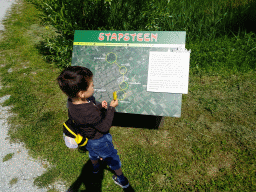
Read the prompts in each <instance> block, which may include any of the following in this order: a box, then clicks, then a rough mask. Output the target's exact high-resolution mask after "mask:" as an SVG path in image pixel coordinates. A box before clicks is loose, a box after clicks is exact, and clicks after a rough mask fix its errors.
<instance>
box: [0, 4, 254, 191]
mask: <svg viewBox="0 0 256 192" xmlns="http://www.w3.org/2000/svg"><path fill="white" fill-rule="evenodd" d="M21 2H22V4H21V5H15V6H14V7H15V8H14V10H12V14H11V15H10V17H9V18H8V19H7V20H6V21H4V24H5V29H6V31H5V32H3V34H1V35H4V36H3V37H2V40H1V42H0V56H1V57H0V66H2V67H1V68H0V73H1V82H2V85H3V86H4V87H3V89H1V90H0V96H4V95H6V94H8V95H11V97H10V99H9V100H7V101H6V102H5V103H4V105H12V106H13V109H12V111H13V112H14V113H16V114H17V115H16V116H13V117H11V118H10V119H9V121H10V123H11V125H12V127H11V128H10V130H9V134H10V137H11V140H12V141H22V142H24V143H25V146H26V148H28V149H29V154H30V155H31V156H32V157H34V158H38V157H39V158H41V159H45V160H47V161H48V162H49V163H50V164H51V166H49V167H48V168H47V171H46V172H45V173H44V174H43V175H41V176H39V177H37V178H36V179H35V181H34V183H35V184H36V185H38V186H43V187H47V186H48V185H49V184H53V183H54V182H55V181H58V180H63V181H65V182H66V184H67V186H70V185H72V184H73V182H75V181H76V180H77V179H78V178H79V177H82V176H81V175H80V174H81V172H83V171H84V172H85V174H88V172H89V170H87V169H84V166H85V164H88V162H89V163H90V160H89V156H88V152H86V153H79V151H78V150H70V149H68V148H67V147H66V146H65V144H64V141H63V138H62V123H63V122H64V121H65V120H66V119H67V108H66V96H65V95H64V94H63V93H62V92H61V91H60V89H59V87H58V85H57V82H56V81H55V79H56V77H57V76H58V75H59V73H60V72H61V69H60V68H58V67H57V66H56V65H55V63H53V62H50V61H48V60H46V59H45V55H44V54H42V47H41V45H42V44H44V43H46V42H45V41H46V39H47V37H50V36H51V35H55V36H56V35H58V34H57V33H55V31H56V29H55V28H54V27H52V26H50V25H43V24H41V22H40V19H39V18H38V16H39V13H40V12H39V11H38V10H37V9H36V8H35V6H34V5H32V4H29V3H25V2H24V1H21ZM17 12H19V14H16V13H17ZM46 27H49V29H47V28H46ZM42 36H43V37H45V38H43V37H42ZM255 40H256V37H255V34H254V33H248V34H239V33H237V34H236V33H234V35H233V37H232V36H228V35H223V36H222V37H218V38H216V39H214V40H209V41H206V40H204V41H203V42H202V41H200V40H195V41H191V42H190V43H189V44H186V47H187V49H191V51H192V52H191V58H190V60H191V63H190V76H189V92H188V94H187V95H183V100H182V114H181V118H171V117H166V118H165V123H164V126H163V128H161V129H160V130H151V129H145V128H143V127H141V128H131V127H128V128H125V127H112V128H111V129H110V133H111V135H112V136H113V143H114V146H115V148H116V149H117V150H118V154H119V157H120V159H121V162H122V170H123V172H124V174H125V176H126V177H127V178H128V179H129V182H130V184H131V186H132V187H133V188H134V190H135V191H232V190H233V191H255V190H256V179H255V178H256V172H255V170H256V168H255V154H256V150H255V144H256V142H255V139H256V132H255V127H256V123H255V117H256V110H255V109H256V99H255V98H256V95H255V87H256V71H255V70H252V69H255V65H254V66H253V63H254V64H255V57H254V55H255V51H256V49H254V47H255ZM215 41H216V42H215ZM233 50H234V51H233ZM45 51H47V50H45ZM249 65H252V67H251V68H250V66H249ZM10 68H11V69H12V72H10V73H9V72H8V70H9V69H10ZM249 68H250V70H249ZM108 102H109V101H108ZM82 170H83V171H82ZM112 174H113V173H112V172H111V171H110V170H109V169H105V170H104V175H103V178H102V182H101V189H102V191H121V188H120V187H119V186H117V185H115V184H114V183H113V181H112V179H111V177H112ZM85 188H86V186H84V185H81V187H80V189H81V190H83V189H85ZM49 191H50V190H49Z"/></svg>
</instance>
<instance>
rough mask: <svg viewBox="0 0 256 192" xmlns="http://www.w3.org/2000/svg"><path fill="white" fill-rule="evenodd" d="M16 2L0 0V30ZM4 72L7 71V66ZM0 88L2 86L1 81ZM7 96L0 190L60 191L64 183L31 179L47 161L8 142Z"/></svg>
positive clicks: (0, 129)
mask: <svg viewBox="0 0 256 192" xmlns="http://www.w3.org/2000/svg"><path fill="white" fill-rule="evenodd" d="M19 2H20V1H19V0H16V1H14V0H0V31H1V30H4V26H3V25H2V24H1V21H2V20H3V19H4V18H5V17H6V16H7V17H8V14H7V11H11V7H12V6H13V4H19ZM0 36H1V34H0ZM8 72H10V73H11V70H9V71H8ZM0 83H1V82H0ZM0 89H2V86H1V85H0ZM9 98H10V95H5V96H4V97H1V98H0V192H23V191H26V192H27V191H31V192H32V191H33V192H37V191H38V192H46V191H48V190H49V189H52V188H53V187H54V188H55V189H57V190H59V191H61V192H63V191H66V190H67V188H68V187H66V186H65V185H64V184H62V183H61V182H59V183H55V184H54V185H52V186H48V187H47V188H41V189H39V188H38V187H37V186H34V184H33V182H34V179H35V178H36V177H37V176H40V175H42V174H43V173H44V172H45V171H46V169H45V168H44V167H43V164H47V165H49V163H47V162H46V161H43V160H40V159H36V160H35V159H33V158H32V157H30V156H29V155H28V150H27V149H26V148H25V147H24V145H23V143H10V140H9V138H8V137H9V135H8V129H9V125H8V123H7V118H8V117H9V116H11V115H12V114H11V113H10V110H11V106H6V107H3V106H2V103H3V102H4V101H6V100H7V99H9Z"/></svg>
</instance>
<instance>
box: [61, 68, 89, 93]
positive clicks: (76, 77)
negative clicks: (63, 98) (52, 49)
mask: <svg viewBox="0 0 256 192" xmlns="http://www.w3.org/2000/svg"><path fill="white" fill-rule="evenodd" d="M92 78H93V73H92V72H91V71H90V69H87V68H85V67H81V66H70V67H67V68H66V69H64V70H63V71H62V72H61V74H60V75H59V77H58V78H57V81H58V83H59V86H60V89H61V90H62V91H63V92H64V93H65V94H66V95H67V96H68V97H70V98H75V97H77V93H78V92H79V91H87V89H88V88H89V85H90V83H91V81H92Z"/></svg>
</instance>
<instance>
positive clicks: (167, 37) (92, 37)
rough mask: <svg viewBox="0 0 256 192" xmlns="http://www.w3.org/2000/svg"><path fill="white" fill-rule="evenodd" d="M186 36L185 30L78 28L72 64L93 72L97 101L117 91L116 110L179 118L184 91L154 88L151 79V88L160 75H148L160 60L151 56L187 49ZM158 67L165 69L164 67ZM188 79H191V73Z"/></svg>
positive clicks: (105, 98)
mask: <svg viewBox="0 0 256 192" xmlns="http://www.w3.org/2000/svg"><path fill="white" fill-rule="evenodd" d="M185 36H186V32H185V31H153V32H152V31H93V30H76V31H75V36H74V44H73V54H72V66H83V67H86V68H88V69H90V70H91V71H92V72H93V81H94V91H95V92H94V95H93V96H94V97H95V99H96V100H97V101H99V102H101V101H103V100H106V101H107V102H108V103H110V101H111V100H112V99H113V92H114V91H116V92H117V96H118V102H119V105H118V106H117V107H116V112H120V113H130V114H140V115H155V116H169V117H180V115H181V103H182V93H170V92H168V90H169V89H165V91H163V89H160V88H159V89H154V88H153V85H152V82H151V90H149V89H148V85H149V84H148V83H149V81H150V80H152V79H154V80H155V81H154V83H155V82H156V79H157V78H156V76H154V78H151V79H148V77H149V76H150V74H151V76H152V74H154V71H157V60H156V61H155V60H154V59H152V57H153V56H154V55H156V54H158V55H159V54H160V58H163V56H162V55H161V53H162V54H165V53H169V55H170V54H174V53H175V52H177V51H179V50H185ZM179 52H180V51H179ZM170 58H172V57H170ZM188 58H189V57H188ZM167 60H168V58H167V59H166V61H167ZM150 61H151V70H150V71H149V63H150ZM159 62H160V61H159ZM173 63H174V66H176V64H175V62H173ZM162 64H163V63H161V64H160V63H159V66H160V65H162ZM167 64H168V62H167ZM169 65H171V64H170V62H169ZM181 65H182V64H181ZM177 66H178V65H177ZM184 66H185V64H184ZM159 69H161V70H162V66H161V68H159ZM186 70H188V67H186ZM162 71H163V70H162ZM169 71H170V72H171V71H172V70H169ZM149 72H150V73H149ZM160 74H162V73H160ZM186 74H187V75H188V71H186V73H185V76H186ZM167 75H168V74H167ZM183 76H184V75H183ZM152 77H153V76H152ZM159 78H160V76H159ZM162 78H164V77H162ZM186 78H187V81H188V76H187V77H185V79H186ZM176 79H177V78H176ZM183 79H184V78H183ZM169 86H170V85H169ZM185 87H186V86H185ZM166 90H167V91H166Z"/></svg>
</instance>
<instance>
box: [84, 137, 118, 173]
mask: <svg viewBox="0 0 256 192" xmlns="http://www.w3.org/2000/svg"><path fill="white" fill-rule="evenodd" d="M86 149H87V150H88V151H89V158H90V159H91V160H97V159H98V158H99V157H102V158H103V160H104V161H105V162H106V163H107V165H108V166H109V167H110V169H112V170H117V169H120V168H121V165H122V164H121V161H120V159H119V156H118V155H117V150H116V149H115V148H114V145H113V142H112V136H111V134H110V133H108V134H104V135H103V136H102V137H101V138H99V139H95V140H90V139H89V140H88V142H87V145H86Z"/></svg>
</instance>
